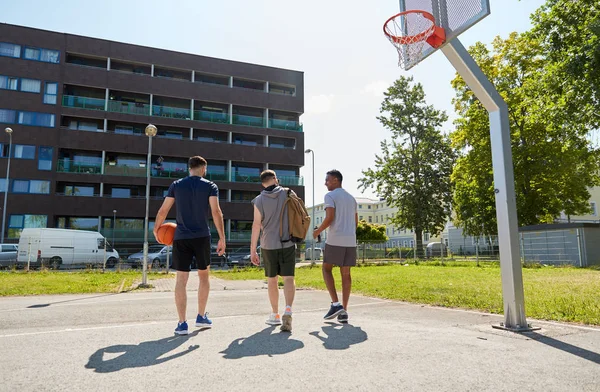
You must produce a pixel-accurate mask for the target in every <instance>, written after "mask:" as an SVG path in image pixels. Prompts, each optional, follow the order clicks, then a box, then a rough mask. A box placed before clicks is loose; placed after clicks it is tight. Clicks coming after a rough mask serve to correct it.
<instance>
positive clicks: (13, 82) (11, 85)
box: [0, 75, 19, 90]
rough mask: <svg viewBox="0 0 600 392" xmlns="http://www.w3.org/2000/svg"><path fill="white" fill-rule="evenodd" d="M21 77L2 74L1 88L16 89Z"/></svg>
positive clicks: (0, 78) (0, 77)
mask: <svg viewBox="0 0 600 392" xmlns="http://www.w3.org/2000/svg"><path fill="white" fill-rule="evenodd" d="M18 81H19V78H15V77H12V76H4V75H0V89H3V90H16V89H17V84H18Z"/></svg>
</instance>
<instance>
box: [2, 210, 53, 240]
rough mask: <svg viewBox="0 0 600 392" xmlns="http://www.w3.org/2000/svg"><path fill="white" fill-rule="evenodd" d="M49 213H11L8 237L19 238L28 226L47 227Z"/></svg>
mask: <svg viewBox="0 0 600 392" xmlns="http://www.w3.org/2000/svg"><path fill="white" fill-rule="evenodd" d="M47 225H48V216H47V215H11V216H10V219H9V220H8V238H19V237H20V235H21V231H22V230H23V229H26V228H36V227H46V226H47Z"/></svg>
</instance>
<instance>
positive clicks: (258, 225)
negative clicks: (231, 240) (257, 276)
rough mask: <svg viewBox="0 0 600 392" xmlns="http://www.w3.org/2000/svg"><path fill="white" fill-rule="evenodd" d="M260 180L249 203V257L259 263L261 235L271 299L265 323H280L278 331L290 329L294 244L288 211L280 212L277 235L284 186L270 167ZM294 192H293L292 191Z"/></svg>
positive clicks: (283, 198) (262, 252)
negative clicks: (251, 210)
mask: <svg viewBox="0 0 600 392" xmlns="http://www.w3.org/2000/svg"><path fill="white" fill-rule="evenodd" d="M260 181H261V183H262V186H263V187H264V188H265V189H264V190H263V191H262V192H261V193H260V195H258V196H257V197H256V198H255V199H254V200H252V204H253V205H254V221H253V223H252V238H251V241H250V258H251V260H252V263H253V264H254V265H259V264H260V259H259V257H258V253H257V252H256V250H257V242H258V237H259V235H260V252H261V255H262V258H263V264H264V267H265V276H266V277H267V285H268V292H269V300H270V302H271V314H270V316H269V318H268V319H267V321H266V323H267V324H269V325H281V330H282V331H286V332H291V331H292V302H294V294H295V292H296V283H295V282H294V273H295V269H296V245H295V244H294V243H293V242H292V241H290V230H289V222H288V216H287V212H286V211H283V212H284V214H283V218H282V227H283V233H282V235H280V233H279V228H280V217H281V212H282V210H284V205H285V201H286V199H287V197H288V195H287V191H286V189H285V188H282V187H280V186H279V182H278V180H277V174H276V173H275V172H274V171H273V170H265V171H264V172H262V173H261V174H260ZM291 192H293V191H291ZM279 276H281V277H282V278H283V295H284V297H285V305H286V306H285V312H284V313H283V317H280V316H279V311H278V308H279V287H278V281H279Z"/></svg>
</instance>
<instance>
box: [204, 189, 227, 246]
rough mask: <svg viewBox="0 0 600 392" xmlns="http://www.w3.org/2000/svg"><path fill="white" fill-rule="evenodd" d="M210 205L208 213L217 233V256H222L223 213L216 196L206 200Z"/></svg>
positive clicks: (223, 237)
mask: <svg viewBox="0 0 600 392" xmlns="http://www.w3.org/2000/svg"><path fill="white" fill-rule="evenodd" d="M208 202H209V204H210V211H211V213H212V218H213V222H214V223H215V227H216V228H217V233H219V242H218V244H217V254H218V255H219V256H223V254H224V253H225V246H226V245H225V223H224V222H223V211H221V206H220V205H219V198H218V197H217V196H211V197H209V198H208Z"/></svg>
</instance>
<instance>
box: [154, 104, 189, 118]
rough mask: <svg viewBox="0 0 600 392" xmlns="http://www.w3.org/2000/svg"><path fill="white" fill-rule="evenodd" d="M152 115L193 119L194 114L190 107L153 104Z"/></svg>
mask: <svg viewBox="0 0 600 392" xmlns="http://www.w3.org/2000/svg"><path fill="white" fill-rule="evenodd" d="M152 115H153V116H159V117H168V118H180V119H183V120H191V119H192V115H191V111H190V109H184V108H174V107H169V106H158V105H153V106H152Z"/></svg>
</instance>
